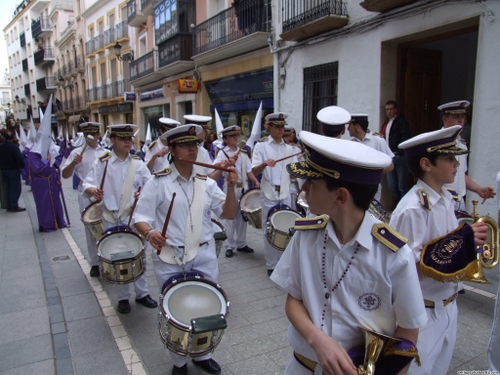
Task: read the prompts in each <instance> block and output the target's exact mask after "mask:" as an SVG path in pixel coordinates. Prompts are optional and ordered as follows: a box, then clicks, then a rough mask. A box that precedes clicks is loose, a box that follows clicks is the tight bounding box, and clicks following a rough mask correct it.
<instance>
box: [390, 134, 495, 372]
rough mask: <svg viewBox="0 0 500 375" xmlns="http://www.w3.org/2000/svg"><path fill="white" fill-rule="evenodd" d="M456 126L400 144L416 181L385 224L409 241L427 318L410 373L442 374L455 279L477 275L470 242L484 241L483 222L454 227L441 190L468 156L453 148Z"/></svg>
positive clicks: (452, 337) (447, 196) (453, 327)
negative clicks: (417, 359)
mask: <svg viewBox="0 0 500 375" xmlns="http://www.w3.org/2000/svg"><path fill="white" fill-rule="evenodd" d="M461 128H462V127H461V126H459V125H456V126H452V127H450V128H445V129H440V130H436V131H434V132H429V133H423V134H420V135H418V136H415V137H413V138H410V139H408V140H407V141H405V142H403V143H401V144H400V145H399V148H400V149H403V150H404V151H405V156H406V162H407V165H408V169H409V170H410V172H411V173H412V174H413V175H414V176H415V177H417V178H418V181H417V183H416V184H415V186H413V187H412V188H411V189H410V190H409V191H408V193H406V195H405V196H404V197H403V198H402V199H401V200H400V201H399V203H398V205H397V207H396V209H395V210H394V212H393V213H392V216H391V221H390V224H391V226H392V227H393V228H394V229H396V230H397V231H398V232H400V233H401V234H402V235H404V236H406V237H408V238H409V239H410V242H409V243H408V245H409V246H410V247H411V249H412V250H413V253H414V262H416V266H417V267H416V268H417V270H418V275H419V281H420V287H421V289H422V294H423V298H424V303H425V307H426V311H427V316H428V320H427V324H426V325H425V326H424V327H422V328H421V329H420V334H419V337H418V342H417V346H418V347H419V349H420V352H419V354H420V357H421V361H422V366H421V367H417V366H415V365H414V364H412V365H411V366H410V369H409V370H408V374H411V375H416V374H419V375H437V374H446V373H447V371H448V367H449V364H450V361H451V357H452V354H453V348H454V347H455V341H456V334H457V314H458V311H457V304H456V302H455V300H456V297H457V293H458V291H459V290H460V289H461V283H460V282H459V281H461V280H467V279H470V277H471V276H472V275H473V274H474V273H476V272H478V264H477V260H476V248H475V242H476V244H478V245H479V244H484V240H485V238H486V231H487V227H486V225H485V224H484V223H475V224H472V225H471V226H469V225H467V224H465V225H464V226H461V227H458V221H457V219H456V217H455V209H454V206H455V202H454V199H453V196H452V193H450V191H449V190H448V189H447V188H446V187H445V184H449V183H451V182H453V179H454V178H455V175H456V174H457V168H458V165H459V162H458V161H457V159H456V158H455V155H464V154H466V153H467V150H464V149H463V148H461V147H458V145H457V137H458V135H459V133H460V131H461ZM457 227H458V228H457Z"/></svg>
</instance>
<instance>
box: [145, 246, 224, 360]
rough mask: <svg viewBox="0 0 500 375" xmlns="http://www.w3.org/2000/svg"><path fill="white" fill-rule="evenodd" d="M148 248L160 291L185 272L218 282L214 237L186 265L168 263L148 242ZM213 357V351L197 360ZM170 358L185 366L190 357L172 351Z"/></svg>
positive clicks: (217, 263)
mask: <svg viewBox="0 0 500 375" xmlns="http://www.w3.org/2000/svg"><path fill="white" fill-rule="evenodd" d="M148 248H149V249H150V251H152V254H151V257H152V258H153V266H154V270H155V275H156V281H157V282H158V287H159V288H160V292H161V293H163V289H162V288H163V284H164V283H165V281H167V280H168V279H169V278H171V277H172V276H175V275H178V274H182V273H184V272H195V271H198V272H201V273H202V274H203V276H205V279H207V280H210V281H213V282H215V283H216V282H217V280H218V278H219V262H218V260H217V255H216V254H215V241H214V239H213V238H212V239H211V240H210V241H208V244H206V245H203V246H202V247H200V248H199V249H198V254H196V256H195V258H194V259H193V260H191V261H190V262H187V263H186V264H185V265H184V267H182V266H179V265H177V264H168V263H165V262H163V261H162V260H160V258H159V257H158V255H156V250H154V249H152V247H151V246H149V244H148ZM164 302H165V301H164ZM210 358H212V355H211V353H209V354H206V355H203V356H200V357H196V361H204V360H206V359H210ZM170 360H171V361H172V363H173V364H174V365H175V366H177V367H182V366H184V365H185V364H186V363H187V361H188V357H185V356H181V355H178V354H175V353H174V352H172V351H170Z"/></svg>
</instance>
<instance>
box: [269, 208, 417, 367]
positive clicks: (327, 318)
mask: <svg viewBox="0 0 500 375" xmlns="http://www.w3.org/2000/svg"><path fill="white" fill-rule="evenodd" d="M377 223H380V221H379V220H377V219H375V218H374V217H372V216H371V215H370V214H368V213H365V216H364V218H363V221H362V223H361V225H360V227H359V229H358V232H357V233H356V235H355V236H354V238H353V239H352V240H351V241H349V242H348V243H347V244H345V245H342V244H340V243H339V241H338V239H337V236H336V234H335V230H334V228H333V224H332V222H331V220H330V221H329V222H328V225H327V226H326V227H325V228H324V229H318V230H304V231H297V232H295V234H294V236H293V238H292V240H291V242H290V243H289V244H288V246H287V248H286V250H285V252H284V253H283V255H282V257H281V259H280V261H279V263H278V265H277V267H276V268H275V269H274V272H273V274H272V276H271V280H273V281H274V282H275V283H277V284H278V285H280V286H281V287H282V288H283V289H285V290H286V291H287V292H288V293H289V294H290V295H291V296H292V297H293V298H295V299H298V300H301V301H302V302H303V304H304V306H305V308H306V309H307V311H308V313H309V316H310V318H311V320H312V322H313V323H314V325H315V326H316V327H318V328H320V329H322V330H323V332H325V333H326V334H327V335H328V336H330V337H333V338H334V339H335V340H336V341H337V342H338V343H339V344H340V345H341V346H342V347H343V348H344V349H346V350H350V349H352V348H353V347H355V346H359V345H363V344H364V342H365V339H364V334H363V332H362V330H361V329H359V327H358V326H359V325H362V326H365V327H367V328H371V329H373V330H375V331H377V332H381V333H384V334H387V335H391V336H393V335H394V333H395V332H396V328H397V326H398V325H400V326H401V327H404V328H408V329H412V328H419V327H421V326H423V325H424V324H425V323H426V321H427V313H426V311H425V307H424V304H423V300H422V293H421V291H420V287H419V284H418V277H417V271H416V267H415V262H414V260H413V254H412V252H411V249H410V248H409V247H408V246H406V245H405V246H403V247H401V248H400V249H399V251H397V252H393V251H392V250H390V249H389V248H387V247H386V246H385V245H383V244H382V242H380V241H379V240H377V239H376V238H375V237H373V236H372V234H371V231H372V228H373V226H374V225H375V224H377ZM324 246H325V247H326V250H324V249H323V247H324ZM357 248H358V251H357V253H356V254H354V253H355V251H356V249H357ZM323 257H324V258H323ZM353 257H354V258H353ZM352 258H353V259H352ZM322 259H324V261H323V260H322ZM349 263H350V266H349ZM348 266H349V269H348V271H347V273H346V274H345V276H344V278H343V279H342V280H341V281H340V283H339V285H338V287H337V289H335V291H332V287H333V286H334V285H335V284H337V282H338V281H339V279H340V278H341V277H342V275H343V273H344V271H345V270H346V269H347V267H348ZM323 267H324V269H325V272H324V274H325V275H324V276H323V272H322V268H323ZM323 277H325V279H326V285H327V287H326V288H325V286H324V281H323ZM325 293H329V294H330V296H329V298H328V299H326V298H325ZM324 311H325V313H324V319H323V318H322V316H323V312H324ZM322 324H323V326H322ZM288 340H289V342H290V344H291V346H292V347H293V349H294V350H296V351H297V352H299V353H300V354H302V355H304V356H306V357H307V358H310V359H312V360H314V361H316V362H317V361H318V359H317V357H316V354H315V352H314V349H313V348H312V347H310V346H309V345H308V343H307V342H306V340H305V339H304V338H303V337H302V336H301V335H300V333H299V332H298V331H297V330H296V329H295V328H294V327H293V325H290V327H289V329H288Z"/></svg>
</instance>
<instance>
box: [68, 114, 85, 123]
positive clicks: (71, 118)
mask: <svg viewBox="0 0 500 375" xmlns="http://www.w3.org/2000/svg"><path fill="white" fill-rule="evenodd" d="M80 117H82V115H73V116H69V118H68V121H69V122H80Z"/></svg>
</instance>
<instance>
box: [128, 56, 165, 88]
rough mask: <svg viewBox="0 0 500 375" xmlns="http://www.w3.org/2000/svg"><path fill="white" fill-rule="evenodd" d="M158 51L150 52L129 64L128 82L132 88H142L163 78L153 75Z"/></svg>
mask: <svg viewBox="0 0 500 375" xmlns="http://www.w3.org/2000/svg"><path fill="white" fill-rule="evenodd" d="M157 59H158V51H155V50H153V51H151V52H149V53H148V54H146V55H144V56H142V57H140V58H138V59H137V60H135V61H134V62H133V63H132V64H130V82H131V83H133V84H134V86H136V87H137V86H143V85H147V84H148V83H151V82H155V81H158V80H160V79H162V78H164V77H163V76H162V75H161V74H157V73H155V71H156V68H157V61H158V60H157Z"/></svg>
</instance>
